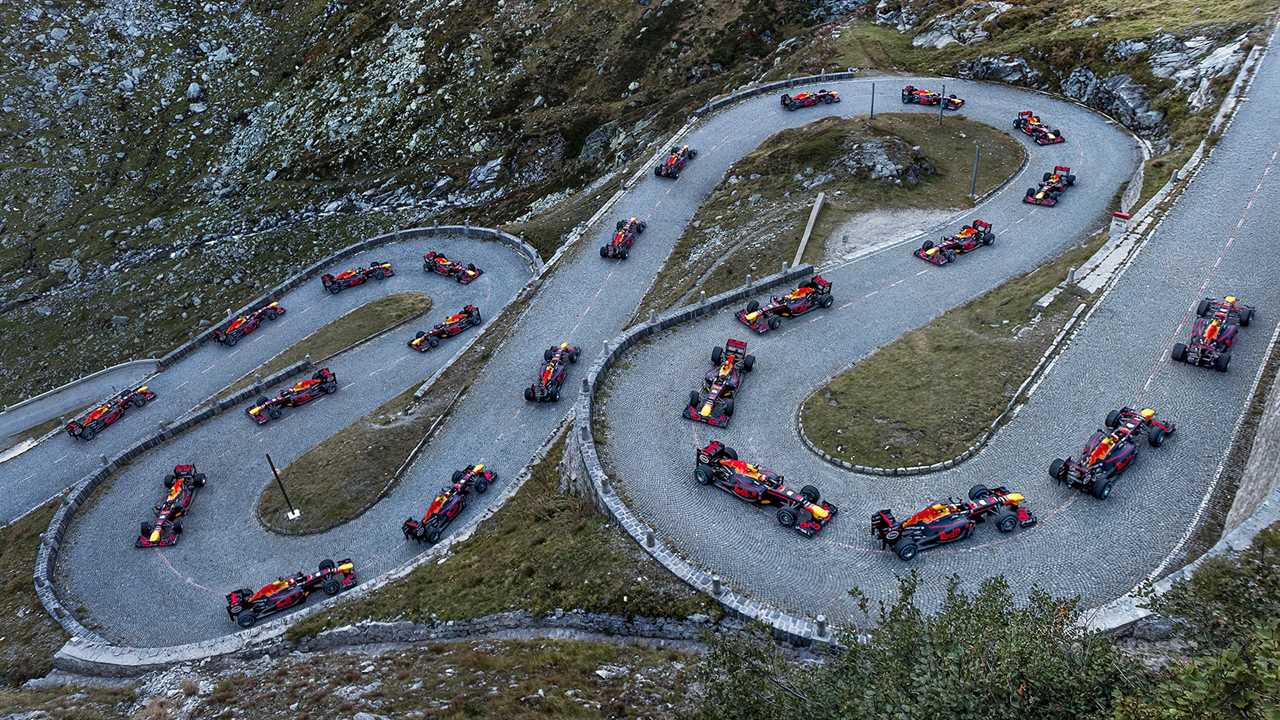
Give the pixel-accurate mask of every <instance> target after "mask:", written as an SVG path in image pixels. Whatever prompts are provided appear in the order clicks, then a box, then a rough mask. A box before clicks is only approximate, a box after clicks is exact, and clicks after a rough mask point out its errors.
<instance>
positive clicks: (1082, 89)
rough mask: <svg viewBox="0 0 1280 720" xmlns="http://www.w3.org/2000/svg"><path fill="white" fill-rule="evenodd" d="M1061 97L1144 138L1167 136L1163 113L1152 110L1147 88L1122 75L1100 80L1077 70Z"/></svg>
mask: <svg viewBox="0 0 1280 720" xmlns="http://www.w3.org/2000/svg"><path fill="white" fill-rule="evenodd" d="M1061 89H1062V94H1063V95H1066V96H1067V97H1070V98H1075V99H1076V100H1079V101H1080V102H1082V103H1084V104H1086V105H1088V106H1089V107H1093V108H1097V109H1099V110H1101V111H1103V112H1105V113H1107V114H1108V115H1111V116H1112V117H1114V118H1115V119H1117V120H1119V121H1120V122H1121V123H1122V124H1123V125H1124V126H1125V127H1127V128H1129V129H1131V130H1133V131H1134V132H1136V133H1138V134H1139V135H1142V136H1144V137H1159V136H1161V135H1163V134H1164V133H1165V130H1166V128H1165V122H1164V113H1162V112H1160V111H1159V110H1156V109H1155V108H1153V107H1152V106H1151V100H1150V99H1149V98H1148V97H1147V92H1148V91H1147V88H1146V87H1144V86H1143V85H1141V84H1139V83H1138V82H1137V81H1136V80H1134V79H1133V78H1132V77H1130V76H1128V75H1125V74H1123V73H1121V74H1116V75H1110V76H1108V77H1106V78H1105V79H1103V78H1099V77H1098V76H1097V75H1096V74H1095V73H1094V72H1093V71H1092V70H1090V69H1089V68H1086V67H1078V68H1075V69H1074V70H1072V71H1071V74H1070V75H1068V76H1067V79H1066V80H1063V81H1062V88H1061Z"/></svg>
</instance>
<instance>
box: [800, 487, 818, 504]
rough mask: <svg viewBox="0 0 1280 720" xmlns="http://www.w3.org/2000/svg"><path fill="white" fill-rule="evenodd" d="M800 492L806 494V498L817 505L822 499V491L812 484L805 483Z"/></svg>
mask: <svg viewBox="0 0 1280 720" xmlns="http://www.w3.org/2000/svg"><path fill="white" fill-rule="evenodd" d="M800 494H801V495H803V496H804V499H805V500H808V501H809V502H811V503H813V504H814V505H817V504H818V501H819V500H821V499H822V493H820V492H818V488H816V487H814V486H812V485H805V486H804V487H802V488H800Z"/></svg>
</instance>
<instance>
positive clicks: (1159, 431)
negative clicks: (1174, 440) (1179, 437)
mask: <svg viewBox="0 0 1280 720" xmlns="http://www.w3.org/2000/svg"><path fill="white" fill-rule="evenodd" d="M1168 437H1169V433H1167V432H1165V431H1164V428H1159V427H1156V428H1151V432H1149V433H1147V444H1148V445H1150V446H1151V447H1153V448H1156V447H1160V446H1161V445H1163V444H1164V441H1165V439H1166V438H1168Z"/></svg>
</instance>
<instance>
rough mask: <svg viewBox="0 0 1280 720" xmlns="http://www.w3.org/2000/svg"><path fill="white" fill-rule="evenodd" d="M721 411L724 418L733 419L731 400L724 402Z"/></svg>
mask: <svg viewBox="0 0 1280 720" xmlns="http://www.w3.org/2000/svg"><path fill="white" fill-rule="evenodd" d="M722 411H723V412H724V414H725V416H726V417H733V398H729V399H728V400H725V401H724V408H723V409H722Z"/></svg>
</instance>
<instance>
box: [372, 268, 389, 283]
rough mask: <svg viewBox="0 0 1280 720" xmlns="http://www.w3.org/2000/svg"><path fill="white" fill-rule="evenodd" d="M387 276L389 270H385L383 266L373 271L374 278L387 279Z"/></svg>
mask: <svg viewBox="0 0 1280 720" xmlns="http://www.w3.org/2000/svg"><path fill="white" fill-rule="evenodd" d="M386 278H387V271H385V270H383V269H382V268H378V269H377V270H374V271H373V279H374V280H385V279H386Z"/></svg>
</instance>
